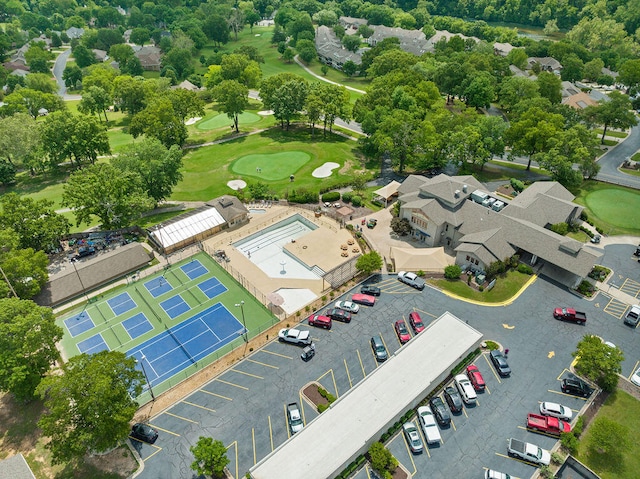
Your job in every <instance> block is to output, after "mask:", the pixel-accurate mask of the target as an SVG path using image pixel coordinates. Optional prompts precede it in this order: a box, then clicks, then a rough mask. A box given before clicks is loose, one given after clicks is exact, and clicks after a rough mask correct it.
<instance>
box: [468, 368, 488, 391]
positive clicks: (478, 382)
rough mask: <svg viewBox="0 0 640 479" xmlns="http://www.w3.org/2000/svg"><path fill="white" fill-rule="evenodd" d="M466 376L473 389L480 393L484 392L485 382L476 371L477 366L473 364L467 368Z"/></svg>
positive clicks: (477, 370)
mask: <svg viewBox="0 0 640 479" xmlns="http://www.w3.org/2000/svg"><path fill="white" fill-rule="evenodd" d="M467 376H468V377H469V381H471V384H472V385H473V389H475V390H476V391H480V392H482V391H484V389H485V382H484V378H483V377H482V373H481V372H480V370H479V369H478V366H476V365H475V364H470V365H469V366H467Z"/></svg>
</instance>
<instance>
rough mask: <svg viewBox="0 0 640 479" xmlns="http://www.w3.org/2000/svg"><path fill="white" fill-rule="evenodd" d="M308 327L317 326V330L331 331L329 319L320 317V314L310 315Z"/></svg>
mask: <svg viewBox="0 0 640 479" xmlns="http://www.w3.org/2000/svg"><path fill="white" fill-rule="evenodd" d="M309 326H318V327H319V328H325V329H331V318H328V317H327V316H322V315H321V314H312V315H311V316H309Z"/></svg>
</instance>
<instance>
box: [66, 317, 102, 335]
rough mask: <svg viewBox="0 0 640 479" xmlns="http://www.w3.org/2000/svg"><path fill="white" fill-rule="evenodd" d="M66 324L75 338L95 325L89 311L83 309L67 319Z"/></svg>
mask: <svg viewBox="0 0 640 479" xmlns="http://www.w3.org/2000/svg"><path fill="white" fill-rule="evenodd" d="M64 325H65V326H66V327H67V329H68V330H69V334H70V335H71V337H72V338H75V337H76V336H77V335H78V334H82V333H84V332H85V331H89V330H90V329H91V328H93V327H94V326H95V324H94V322H93V320H92V319H91V316H89V313H88V312H87V311H83V312H81V313H80V314H76V315H75V316H71V317H70V318H67V319H65V320H64Z"/></svg>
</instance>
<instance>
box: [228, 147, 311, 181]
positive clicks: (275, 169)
mask: <svg viewBox="0 0 640 479" xmlns="http://www.w3.org/2000/svg"><path fill="white" fill-rule="evenodd" d="M310 159H311V155H309V154H308V153H305V152H304V151H283V152H282V153H269V154H263V155H260V154H257V155H247V156H243V157H241V158H238V159H237V160H236V161H235V162H234V163H233V165H232V166H231V170H232V171H233V172H234V173H237V174H239V175H247V176H255V177H258V178H261V179H264V180H269V181H277V180H282V179H285V178H288V177H289V176H290V175H292V174H294V173H296V172H297V171H298V170H299V169H300V168H301V167H302V166H304V165H305V164H306V163H307V162H308V161H309V160H310ZM258 169H259V172H258Z"/></svg>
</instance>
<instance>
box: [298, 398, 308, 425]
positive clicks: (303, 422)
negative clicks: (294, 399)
mask: <svg viewBox="0 0 640 479" xmlns="http://www.w3.org/2000/svg"><path fill="white" fill-rule="evenodd" d="M298 402H299V403H300V412H301V413H302V424H304V425H305V426H306V425H307V418H306V417H305V415H304V401H303V400H302V391H299V392H298Z"/></svg>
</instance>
